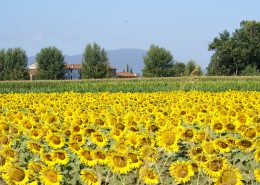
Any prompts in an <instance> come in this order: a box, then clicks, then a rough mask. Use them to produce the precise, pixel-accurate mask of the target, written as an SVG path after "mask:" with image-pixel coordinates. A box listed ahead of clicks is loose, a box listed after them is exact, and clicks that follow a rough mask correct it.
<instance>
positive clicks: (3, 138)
mask: <svg viewBox="0 0 260 185" xmlns="http://www.w3.org/2000/svg"><path fill="white" fill-rule="evenodd" d="M12 143H13V142H12V139H11V138H9V137H7V134H1V133H0V146H1V147H9V146H11V145H12Z"/></svg>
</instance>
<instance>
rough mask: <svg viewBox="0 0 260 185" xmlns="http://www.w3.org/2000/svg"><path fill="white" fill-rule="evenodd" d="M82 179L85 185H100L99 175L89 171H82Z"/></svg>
mask: <svg viewBox="0 0 260 185" xmlns="http://www.w3.org/2000/svg"><path fill="white" fill-rule="evenodd" d="M80 177H81V179H82V180H83V181H84V183H87V184H88V185H98V184H99V181H98V177H97V175H96V174H95V173H94V172H93V171H91V170H89V169H84V170H81V171H80Z"/></svg>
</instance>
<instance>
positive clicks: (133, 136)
mask: <svg viewBox="0 0 260 185" xmlns="http://www.w3.org/2000/svg"><path fill="white" fill-rule="evenodd" d="M125 137H126V139H127V140H126V145H130V146H132V147H134V148H137V147H138V146H139V145H140V141H139V137H140V136H139V134H138V133H136V132H129V133H127V134H126V136H125Z"/></svg>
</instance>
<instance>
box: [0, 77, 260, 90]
mask: <svg viewBox="0 0 260 185" xmlns="http://www.w3.org/2000/svg"><path fill="white" fill-rule="evenodd" d="M259 81H260V78H259V77H180V78H147V79H146V78H138V79H102V80H101V79H92V80H77V81H64V80H63V81H4V82H0V93H28V92H37V93H40V92H46V93H50V92H158V91H168V92H170V91H176V90H183V91H189V90H197V91H204V92H205V91H211V92H220V91H227V90H239V91H260V85H259Z"/></svg>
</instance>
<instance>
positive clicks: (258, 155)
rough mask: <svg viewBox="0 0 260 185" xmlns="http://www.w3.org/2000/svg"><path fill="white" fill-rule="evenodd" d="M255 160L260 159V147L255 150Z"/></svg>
mask: <svg viewBox="0 0 260 185" xmlns="http://www.w3.org/2000/svg"><path fill="white" fill-rule="evenodd" d="M255 160H257V161H260V148H258V149H257V150H256V151H255Z"/></svg>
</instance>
